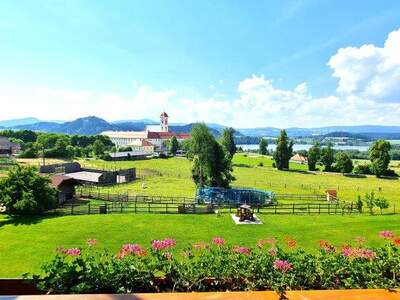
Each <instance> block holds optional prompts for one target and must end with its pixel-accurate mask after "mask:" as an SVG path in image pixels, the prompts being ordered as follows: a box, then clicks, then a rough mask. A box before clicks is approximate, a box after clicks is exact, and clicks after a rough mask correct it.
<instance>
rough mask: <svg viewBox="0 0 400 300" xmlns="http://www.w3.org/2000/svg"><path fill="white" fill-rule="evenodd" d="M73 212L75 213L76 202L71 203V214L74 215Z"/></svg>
mask: <svg viewBox="0 0 400 300" xmlns="http://www.w3.org/2000/svg"><path fill="white" fill-rule="evenodd" d="M73 214H74V204H73V203H71V215H73Z"/></svg>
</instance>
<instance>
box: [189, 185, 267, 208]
mask: <svg viewBox="0 0 400 300" xmlns="http://www.w3.org/2000/svg"><path fill="white" fill-rule="evenodd" d="M196 200H197V203H206V204H234V205H235V204H237V205H240V204H250V205H265V204H273V203H275V194H274V193H273V192H270V191H263V190H257V189H250V188H229V189H225V188H219V187H202V188H198V189H197V191H196Z"/></svg>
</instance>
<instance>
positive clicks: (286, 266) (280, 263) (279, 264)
mask: <svg viewBox="0 0 400 300" xmlns="http://www.w3.org/2000/svg"><path fill="white" fill-rule="evenodd" d="M274 268H275V269H276V270H279V271H281V272H282V273H286V272H288V271H290V270H292V269H293V264H292V263H290V262H288V261H287V260H281V259H280V260H276V261H275V262H274Z"/></svg>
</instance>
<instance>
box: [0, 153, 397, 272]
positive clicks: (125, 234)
mask: <svg viewBox="0 0 400 300" xmlns="http://www.w3.org/2000/svg"><path fill="white" fill-rule="evenodd" d="M23 163H24V164H33V165H38V160H29V161H28V160H24V161H23ZM81 163H82V164H83V165H85V166H87V167H96V168H104V169H120V168H127V167H136V168H137V171H138V174H139V175H140V176H144V177H143V178H144V179H141V180H137V181H135V182H133V183H128V184H121V185H117V186H112V187H102V188H100V190H101V191H110V192H112V193H126V192H128V193H129V194H130V195H165V196H186V197H193V196H194V194H195V185H194V184H193V182H192V180H191V178H190V174H191V173H190V172H191V171H190V169H191V162H190V161H188V160H186V159H183V158H171V159H153V160H144V161H127V162H104V161H99V160H84V161H81ZM394 164H395V165H396V164H397V165H398V162H394ZM149 174H152V175H149ZM234 175H235V177H236V181H235V182H234V186H244V187H254V188H260V189H266V190H271V191H274V192H276V193H298V194H314V193H315V194H321V193H324V191H325V190H326V189H328V188H333V189H337V190H338V195H339V197H340V198H341V199H342V200H346V201H355V200H356V199H357V196H358V195H361V196H363V195H364V194H365V193H366V192H370V191H375V192H376V193H377V195H379V196H383V197H385V198H387V199H388V200H389V201H390V204H391V208H390V210H392V209H393V206H396V207H397V211H399V210H400V181H399V180H389V179H377V178H375V177H373V176H367V177H363V178H357V177H348V176H343V175H341V174H328V173H312V172H308V171H307V167H306V166H304V165H297V164H291V170H290V171H277V170H276V169H274V168H272V160H271V158H270V157H265V156H259V155H243V154H241V155H236V156H235V158H234ZM260 218H261V219H262V221H263V223H264V224H263V225H257V226H244V227H242V226H237V225H234V224H233V222H232V220H231V219H230V216H229V214H227V213H223V214H222V216H221V217H217V216H215V215H162V214H146V213H140V214H133V213H125V214H111V215H81V216H56V217H47V218H45V217H26V218H15V219H11V218H7V217H6V216H1V215H0V277H18V276H21V274H22V273H25V272H33V271H35V272H37V271H39V267H40V265H41V264H42V263H43V262H45V261H46V260H47V259H48V258H50V257H51V256H52V255H53V254H54V249H55V248H56V247H58V246H64V247H73V246H83V245H84V242H85V240H86V239H87V238H97V239H98V240H99V241H100V244H101V246H105V247H108V248H110V249H111V250H112V251H116V250H117V248H118V247H120V245H121V244H123V243H127V242H138V243H142V244H143V245H148V243H149V241H150V240H152V239H157V238H164V237H167V236H171V237H173V238H176V239H177V240H178V241H179V244H178V249H182V248H183V247H184V246H186V245H188V244H190V243H192V242H195V241H199V240H209V239H210V238H211V237H213V236H218V235H220V236H223V237H224V238H226V239H227V240H228V241H229V242H231V243H232V244H239V243H240V244H245V245H248V246H251V245H254V244H255V243H256V241H257V240H258V239H260V238H268V237H277V238H279V239H281V240H282V239H283V238H284V237H286V236H291V237H293V238H295V239H297V240H298V243H299V245H300V246H302V247H304V248H305V249H306V250H309V251H315V249H316V246H317V244H318V241H319V240H320V239H328V240H331V241H332V242H334V243H336V244H337V245H340V244H343V243H345V242H348V241H351V240H352V239H353V238H354V237H355V236H359V235H361V236H365V237H367V239H368V241H369V243H370V244H372V245H378V244H379V243H382V241H381V240H380V239H379V238H378V236H377V233H378V232H379V231H380V230H385V229H386V230H395V231H396V230H397V234H400V232H399V231H398V230H399V224H400V214H397V215H385V216H379V215H376V216H369V215H361V216H360V215H351V216H348V215H345V216H333V215H311V216H308V215H295V216H293V215H285V216H284V217H282V215H280V216H279V215H265V214H263V215H260Z"/></svg>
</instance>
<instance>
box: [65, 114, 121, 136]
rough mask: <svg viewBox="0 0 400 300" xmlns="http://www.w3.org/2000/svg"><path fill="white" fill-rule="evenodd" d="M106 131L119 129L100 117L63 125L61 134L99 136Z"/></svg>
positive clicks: (77, 120) (91, 117)
mask: <svg viewBox="0 0 400 300" xmlns="http://www.w3.org/2000/svg"><path fill="white" fill-rule="evenodd" d="M106 130H118V127H117V126H115V125H112V124H110V123H108V122H107V121H106V120H103V119H101V118H98V117H94V116H90V117H85V118H79V119H76V120H75V121H71V122H65V123H63V124H61V127H60V132H62V133H66V134H87V135H91V134H97V133H100V132H102V131H106Z"/></svg>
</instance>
